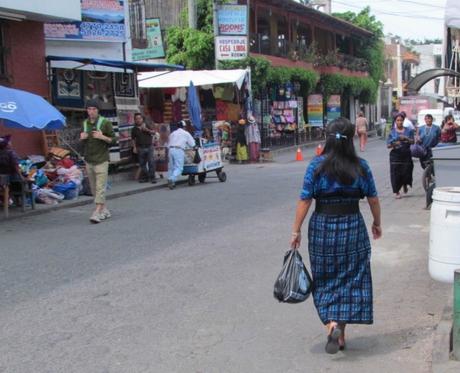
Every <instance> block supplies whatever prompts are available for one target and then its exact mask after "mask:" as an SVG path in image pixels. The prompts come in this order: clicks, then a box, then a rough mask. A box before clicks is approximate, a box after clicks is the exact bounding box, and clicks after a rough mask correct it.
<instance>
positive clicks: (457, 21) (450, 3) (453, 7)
mask: <svg viewBox="0 0 460 373" xmlns="http://www.w3.org/2000/svg"><path fill="white" fill-rule="evenodd" d="M445 20H446V26H447V27H451V28H458V29H460V3H459V1H458V0H447V1H446V17H445Z"/></svg>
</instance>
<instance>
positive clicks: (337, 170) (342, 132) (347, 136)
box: [316, 118, 363, 185]
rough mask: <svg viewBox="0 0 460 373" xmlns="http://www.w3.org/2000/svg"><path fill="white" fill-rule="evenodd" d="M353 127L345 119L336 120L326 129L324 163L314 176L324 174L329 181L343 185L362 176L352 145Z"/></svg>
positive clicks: (358, 160)
mask: <svg viewBox="0 0 460 373" xmlns="http://www.w3.org/2000/svg"><path fill="white" fill-rule="evenodd" d="M354 134H355V126H354V125H353V124H351V122H350V121H349V120H348V119H346V118H337V119H335V120H333V121H332V122H331V123H329V124H328V126H327V128H326V136H327V138H326V145H325V147H324V151H323V154H324V155H325V159H324V161H323V162H322V163H321V165H320V166H319V167H318V170H317V171H316V175H319V174H321V173H324V174H326V175H327V176H328V177H329V178H330V179H333V180H337V181H338V182H339V183H341V184H344V185H350V184H352V183H353V181H354V180H355V179H356V178H357V177H359V176H362V175H363V169H362V166H361V163H360V159H359V157H358V156H357V155H356V151H355V146H354V144H353V136H354Z"/></svg>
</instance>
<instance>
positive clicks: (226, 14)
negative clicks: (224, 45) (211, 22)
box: [217, 5, 247, 35]
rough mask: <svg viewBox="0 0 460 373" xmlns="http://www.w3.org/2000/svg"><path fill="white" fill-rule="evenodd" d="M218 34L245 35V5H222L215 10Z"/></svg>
mask: <svg viewBox="0 0 460 373" xmlns="http://www.w3.org/2000/svg"><path fill="white" fill-rule="evenodd" d="M217 22H218V25H219V35H247V6H246V5H222V6H221V7H220V8H219V9H218V10H217Z"/></svg>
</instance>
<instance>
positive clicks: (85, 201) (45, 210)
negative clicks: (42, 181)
mask: <svg viewBox="0 0 460 373" xmlns="http://www.w3.org/2000/svg"><path fill="white" fill-rule="evenodd" d="M187 182H188V180H186V179H185V180H179V181H177V182H176V185H182V184H186V183H187ZM167 187H168V184H167V183H162V184H157V185H149V186H145V187H141V188H138V189H131V190H125V191H123V192H117V193H112V194H108V195H107V197H106V199H107V200H112V199H118V198H122V197H127V196H131V195H134V194H140V193H145V192H150V191H152V190H156V189H163V188H167ZM91 204H93V198H92V197H88V196H83V197H82V196H80V197H79V199H78V200H77V201H74V202H64V203H61V204H59V205H55V206H50V207H46V208H43V209H38V210H27V211H26V212H24V213H18V214H17V215H13V216H11V215H10V216H9V217H8V218H4V217H3V218H1V219H0V222H5V221H11V220H16V219H22V218H25V217H29V216H37V215H42V214H46V213H49V212H53V211H58V210H63V209H69V208H74V207H81V206H86V205H91Z"/></svg>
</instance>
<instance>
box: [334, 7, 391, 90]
mask: <svg viewBox="0 0 460 373" xmlns="http://www.w3.org/2000/svg"><path fill="white" fill-rule="evenodd" d="M334 16H335V17H338V18H341V19H344V20H345V21H348V22H351V23H353V24H354V25H356V26H358V27H361V28H364V29H366V30H368V31H370V32H372V34H373V36H372V37H370V38H368V39H360V40H356V42H358V48H357V50H356V54H357V57H360V58H364V59H366V60H367V61H368V62H369V75H370V76H371V78H372V79H373V80H374V82H375V85H376V87H378V84H379V81H380V80H381V79H383V73H384V63H385V54H384V43H383V40H382V38H383V24H382V22H380V21H379V20H377V19H376V18H375V16H373V15H371V9H370V7H365V8H364V9H363V10H362V11H361V12H359V13H354V12H344V13H334Z"/></svg>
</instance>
